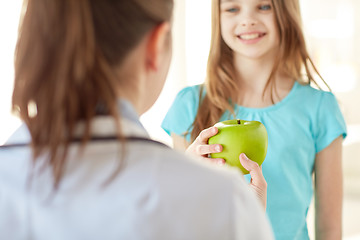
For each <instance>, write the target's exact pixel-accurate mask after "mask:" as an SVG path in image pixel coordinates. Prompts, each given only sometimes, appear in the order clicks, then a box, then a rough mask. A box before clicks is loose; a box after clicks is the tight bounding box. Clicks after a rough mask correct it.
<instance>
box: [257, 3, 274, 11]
mask: <svg viewBox="0 0 360 240" xmlns="http://www.w3.org/2000/svg"><path fill="white" fill-rule="evenodd" d="M259 9H260V10H264V11H267V10H270V9H271V5H270V4H264V5H261V6H260V7H259Z"/></svg>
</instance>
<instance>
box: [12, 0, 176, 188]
mask: <svg viewBox="0 0 360 240" xmlns="http://www.w3.org/2000/svg"><path fill="white" fill-rule="evenodd" d="M172 9H173V0H153V1H151V4H150V3H149V2H148V1H146V0H50V1H49V0H27V1H24V6H23V17H22V19H21V22H20V27H19V35H18V41H17V47H16V52H15V83H14V91H13V97H12V109H13V111H14V112H15V113H16V114H18V115H19V116H20V118H21V119H22V120H23V121H24V122H25V123H26V125H27V127H28V129H29V131H30V134H31V139H32V140H31V146H32V149H33V157H34V159H35V161H36V159H37V158H38V157H39V156H40V155H41V154H43V153H44V152H47V153H48V154H49V158H48V161H47V164H49V165H50V166H51V167H52V169H53V174H54V178H55V185H57V184H58V183H59V181H60V179H61V177H62V174H63V169H64V165H65V162H66V156H67V152H68V147H69V144H70V143H71V141H72V140H73V138H74V128H75V126H76V125H77V124H78V123H79V122H83V123H84V124H85V133H84V135H83V136H82V140H83V144H85V143H86V141H88V140H89V137H90V122H91V120H92V119H93V118H94V116H95V115H96V108H97V107H98V106H99V104H101V105H102V106H104V107H105V108H106V109H107V114H109V115H111V116H113V117H114V119H118V117H119V113H118V110H117V108H116V101H117V98H118V97H119V96H117V93H116V92H115V89H116V86H118V84H119V82H120V81H121V79H118V78H117V77H116V75H115V71H114V70H115V68H117V67H118V66H120V65H121V63H122V60H123V59H124V58H126V56H127V54H128V53H129V51H130V50H131V49H132V48H134V47H135V46H136V45H137V44H138V43H139V42H140V40H141V39H142V38H143V36H144V35H145V34H146V33H147V32H149V31H150V30H151V29H152V28H153V27H155V26H156V25H158V24H160V23H162V22H165V21H170V19H171V16H172ZM119 132H121V131H120V129H119ZM119 137H120V138H121V135H119Z"/></svg>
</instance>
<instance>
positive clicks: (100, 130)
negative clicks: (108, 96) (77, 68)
mask: <svg viewBox="0 0 360 240" xmlns="http://www.w3.org/2000/svg"><path fill="white" fill-rule="evenodd" d="M121 122H122V129H123V131H124V133H125V134H126V135H136V136H142V137H148V135H147V133H146V131H145V130H144V129H143V128H142V127H141V126H139V122H137V123H135V122H134V121H130V120H128V119H122V120H121ZM113 132H114V124H113V122H112V120H111V119H110V118H109V117H97V118H96V119H95V120H94V122H93V127H92V133H93V135H97V136H106V135H112V133H113ZM24 133H25V134H24ZM26 138H28V137H27V134H26V128H25V127H24V126H23V127H22V129H20V130H19V131H18V132H17V133H16V134H15V135H14V136H13V137H12V139H11V140H10V142H11V141H12V142H26V141H28V139H26ZM77 146H78V144H73V146H72V147H71V150H70V151H71V152H70V155H69V161H68V164H67V166H66V169H65V173H64V176H63V178H62V180H61V183H60V186H59V189H58V190H57V191H55V192H54V191H53V178H52V174H51V170H50V168H48V167H46V168H44V169H42V170H41V169H40V167H39V165H41V164H37V165H36V166H35V168H32V167H31V151H30V150H29V149H28V148H25V147H23V148H9V149H0V239H4V240H10V239H39V240H52V239H54V240H57V239H59V240H60V239H61V240H70V239H76V240H80V239H86V240H91V239H107V240H110V239H129V240H130V239H157V240H170V239H179V240H180V239H181V240H191V239H197V240H201V239H204V240H210V239H273V235H272V231H271V229H270V225H269V223H268V220H267V218H266V216H265V213H264V210H263V209H261V206H260V204H259V202H258V200H257V198H256V197H255V194H254V193H253V192H252V191H251V190H250V189H249V188H248V186H247V183H245V181H244V180H243V177H242V176H241V174H240V173H239V171H237V170H235V169H229V168H227V167H219V166H215V165H210V164H209V163H203V162H200V161H199V160H195V159H189V158H188V157H186V156H185V155H183V154H182V153H179V152H176V151H174V150H172V149H170V148H166V147H163V146H161V145H157V144H154V143H151V142H129V143H128V144H127V145H126V157H125V159H124V160H123V163H124V164H123V167H122V169H121V170H120V172H119V173H118V174H117V175H116V177H115V178H114V179H113V180H112V181H111V182H110V183H109V184H107V185H106V184H105V185H104V183H106V181H107V180H108V179H109V178H110V177H111V175H112V174H113V173H114V171H115V169H116V168H117V166H118V164H119V162H120V161H121V150H120V149H121V146H120V144H119V143H117V142H115V141H110V142H100V143H99V142H96V143H95V142H91V143H89V145H88V146H87V147H86V148H85V150H84V151H83V152H82V153H81V154H80V155H79V154H78V153H77ZM41 161H42V160H40V162H41ZM34 169H35V170H34ZM33 171H35V172H36V173H35V174H34V176H33V177H32V179H30V180H29V174H28V173H29V172H33Z"/></svg>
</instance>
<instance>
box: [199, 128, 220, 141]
mask: <svg viewBox="0 0 360 240" xmlns="http://www.w3.org/2000/svg"><path fill="white" fill-rule="evenodd" d="M217 133H218V129H217V128H216V127H209V128H207V129H204V130H202V131H201V132H200V134H199V135H198V136H197V138H196V139H195V142H197V143H198V144H207V143H208V140H209V138H210V137H212V136H215V135H216V134H217Z"/></svg>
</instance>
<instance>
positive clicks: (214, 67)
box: [191, 0, 328, 141]
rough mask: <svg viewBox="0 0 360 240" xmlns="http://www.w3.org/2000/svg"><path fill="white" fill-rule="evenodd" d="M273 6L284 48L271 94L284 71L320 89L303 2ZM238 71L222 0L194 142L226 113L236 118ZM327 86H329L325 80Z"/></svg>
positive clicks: (276, 0) (215, 4)
mask: <svg viewBox="0 0 360 240" xmlns="http://www.w3.org/2000/svg"><path fill="white" fill-rule="evenodd" d="M272 4H273V9H274V11H275V15H276V24H277V27H278V29H279V38H280V47H279V54H278V55H277V59H275V63H274V68H273V70H272V72H271V74H270V76H269V78H268V82H267V84H266V88H269V87H270V88H271V93H272V92H273V89H274V75H275V73H276V72H278V71H280V70H281V71H282V72H283V73H285V74H286V75H287V76H289V77H290V78H291V79H294V80H296V81H299V82H301V83H302V84H310V83H313V84H315V85H317V86H319V85H318V83H317V82H316V80H315V78H314V77H313V74H316V75H318V76H319V78H320V79H321V80H322V81H324V80H323V79H322V77H321V76H320V74H319V72H318V71H317V69H316V67H315V65H314V64H313V62H312V60H311V58H310V56H309V53H308V51H307V48H306V43H305V38H304V34H303V31H302V21H301V14H300V6H299V0H272ZM234 72H235V68H234V64H233V51H232V50H231V49H230V48H229V47H228V46H227V45H226V43H225V42H224V40H223V39H222V37H221V29H220V0H212V33H211V43H210V52H209V57H208V63H207V76H206V80H205V84H204V85H202V86H201V87H200V100H201V101H199V102H200V103H199V108H198V112H197V115H196V117H195V120H194V122H193V125H192V130H191V141H193V140H194V139H195V138H196V137H197V136H198V135H199V133H200V132H201V130H203V129H205V128H208V127H210V126H212V125H214V124H215V123H216V122H218V121H219V120H220V118H221V116H222V115H223V114H224V113H225V112H226V111H229V113H231V114H233V115H235V113H234V103H232V100H234V99H237V97H236V96H237V94H238V88H239V87H238V85H237V83H236V80H235V77H234ZM304 76H305V77H304ZM324 83H325V85H326V86H327V84H326V82H325V81H324ZM327 87H328V86H327ZM264 93H265V90H264ZM272 99H273V96H272Z"/></svg>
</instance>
